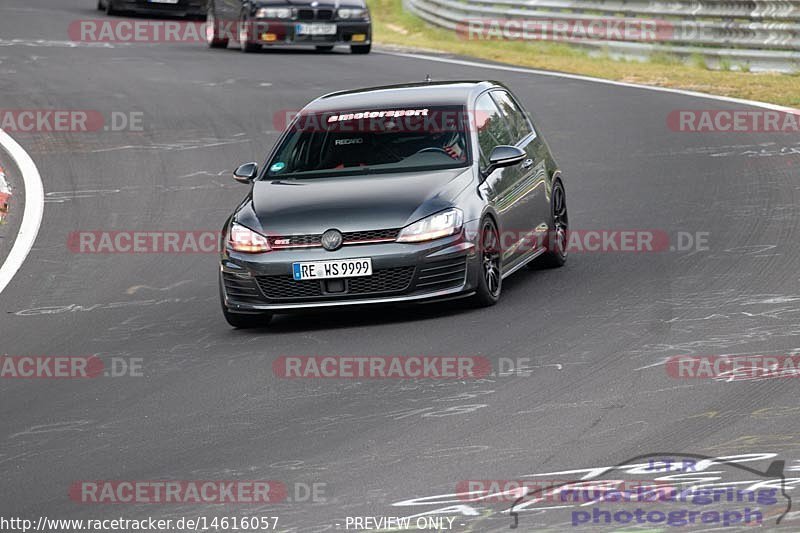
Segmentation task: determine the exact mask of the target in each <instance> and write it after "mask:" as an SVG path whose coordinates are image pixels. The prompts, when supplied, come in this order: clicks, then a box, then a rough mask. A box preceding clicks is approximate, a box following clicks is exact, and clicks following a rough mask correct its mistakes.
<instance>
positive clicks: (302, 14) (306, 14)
mask: <svg viewBox="0 0 800 533" xmlns="http://www.w3.org/2000/svg"><path fill="white" fill-rule="evenodd" d="M297 20H314V10H313V9H298V10H297Z"/></svg>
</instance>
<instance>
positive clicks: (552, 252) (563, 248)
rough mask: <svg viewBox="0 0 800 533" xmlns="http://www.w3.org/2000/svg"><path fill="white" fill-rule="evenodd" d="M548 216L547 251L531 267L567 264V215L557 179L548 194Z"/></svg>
mask: <svg viewBox="0 0 800 533" xmlns="http://www.w3.org/2000/svg"><path fill="white" fill-rule="evenodd" d="M550 216H551V224H552V226H553V227H552V229H551V230H550V232H549V233H548V235H547V251H545V253H544V254H542V256H541V257H540V258H539V259H538V260H537V261H534V262H533V265H534V266H537V267H542V268H558V267H562V266H564V264H565V263H566V262H567V246H568V244H569V215H568V213H567V195H566V193H565V192H564V184H563V183H561V180H559V179H557V180H556V181H555V182H554V183H553V190H552V192H551V194H550Z"/></svg>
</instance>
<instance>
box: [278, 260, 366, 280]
mask: <svg viewBox="0 0 800 533" xmlns="http://www.w3.org/2000/svg"><path fill="white" fill-rule="evenodd" d="M292 275H293V276H294V279H295V280H298V281H299V280H304V279H329V278H355V277H360V276H371V275H372V259H370V258H369V257H363V258H359V259H335V260H332V261H307V262H303V263H292Z"/></svg>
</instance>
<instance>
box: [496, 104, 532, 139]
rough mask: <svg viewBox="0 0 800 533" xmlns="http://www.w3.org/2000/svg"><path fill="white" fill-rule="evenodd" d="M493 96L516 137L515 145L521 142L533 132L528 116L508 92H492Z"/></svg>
mask: <svg viewBox="0 0 800 533" xmlns="http://www.w3.org/2000/svg"><path fill="white" fill-rule="evenodd" d="M492 96H493V97H494V99H495V101H496V102H497V105H498V106H499V107H500V110H501V111H502V112H503V116H505V118H506V120H507V121H508V125H509V127H510V128H511V134H512V136H513V137H514V143H517V142H519V141H521V140H522V139H523V138H524V137H526V136H527V135H528V134H529V133H530V132H531V131H533V130H532V128H531V124H530V122H529V121H528V117H527V115H525V112H524V111H522V109H520V107H519V105H518V104H517V103H516V102H515V101H514V99H513V98H511V96H510V95H509V94H508V93H507V92H505V91H492ZM514 143H512V144H514Z"/></svg>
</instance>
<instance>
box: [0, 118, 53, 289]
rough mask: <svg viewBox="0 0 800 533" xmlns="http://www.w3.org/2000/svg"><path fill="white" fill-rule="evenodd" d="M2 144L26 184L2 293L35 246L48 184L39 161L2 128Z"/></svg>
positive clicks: (0, 282)
mask: <svg viewBox="0 0 800 533" xmlns="http://www.w3.org/2000/svg"><path fill="white" fill-rule="evenodd" d="M0 148H2V149H3V150H5V151H6V152H7V153H8V155H9V156H10V157H11V159H12V160H13V161H14V164H15V165H16V166H17V168H18V169H19V171H20V173H21V174H22V182H23V184H24V187H25V209H24V211H23V213H22V223H21V224H20V226H19V231H18V232H17V237H16V239H15V240H14V245H13V247H12V248H11V251H10V252H9V254H8V257H6V260H5V262H4V263H3V265H2V266H0V293H2V292H3V289H5V288H6V286H7V285H8V284H9V283H10V282H11V280H12V278H13V277H14V275H15V274H16V273H17V271H18V270H19V269H20V267H21V266H22V263H24V262H25V258H27V257H28V253H29V252H30V251H31V248H33V243H34V241H35V240H36V236H37V235H38V234H39V227H40V226H41V224H42V216H43V215H44V186H43V185H42V177H41V176H40V175H39V170H38V169H37V168H36V164H35V163H34V162H33V159H31V156H29V155H28V152H26V151H25V150H24V149H23V148H22V146H20V145H19V144H18V143H17V141H15V140H14V139H12V138H11V137H10V136H9V135H8V134H7V133H6V132H5V131H3V130H2V129H0Z"/></svg>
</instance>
